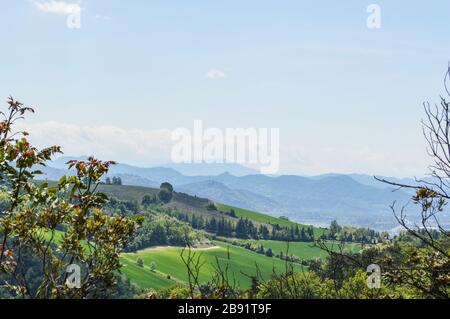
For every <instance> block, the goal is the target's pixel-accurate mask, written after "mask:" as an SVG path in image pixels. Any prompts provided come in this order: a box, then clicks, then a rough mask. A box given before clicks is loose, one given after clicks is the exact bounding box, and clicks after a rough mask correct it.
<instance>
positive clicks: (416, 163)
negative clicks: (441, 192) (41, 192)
mask: <svg viewBox="0 0 450 319" xmlns="http://www.w3.org/2000/svg"><path fill="white" fill-rule="evenodd" d="M55 3H56V4H57V5H56V4H55ZM370 4H371V2H369V1H356V0H352V1H347V2H345V3H337V2H336V1H316V2H314V3H310V2H306V1H292V0H290V1H283V2H282V3H278V2H277V3H274V2H270V1H247V2H245V3H243V2H242V1H228V2H226V3H218V2H206V1H204V2H199V3H194V4H193V3H189V4H188V3H186V2H184V1H173V2H171V3H167V2H160V1H154V2H149V1H133V2H132V3H129V4H128V5H127V6H125V5H123V2H122V1H118V0H114V1H105V0H99V1H89V0H85V1H81V2H75V1H73V2H72V1H57V2H55V1H44V0H23V1H14V3H9V4H8V6H5V10H2V11H1V12H0V26H1V29H0V39H2V43H5V44H7V49H5V50H2V51H1V52H0V58H1V60H2V61H7V63H4V64H3V65H2V75H3V76H2V77H1V78H0V97H2V98H3V99H6V98H7V96H9V95H12V96H13V97H15V98H17V99H19V100H20V101H22V102H24V103H25V104H27V105H28V104H29V105H32V106H34V107H35V108H36V111H37V113H36V114H35V115H33V116H30V117H29V118H28V119H27V121H26V122H22V123H21V124H20V125H21V127H23V128H26V129H27V130H28V131H29V132H30V133H31V141H32V142H34V143H36V144H37V145H38V146H46V145H50V144H58V145H61V146H63V149H64V151H65V152H66V153H67V154H86V153H88V154H94V155H96V156H97V157H99V158H107V159H114V160H117V161H118V162H124V163H129V164H132V165H138V166H155V165H158V164H161V163H167V162H170V150H171V147H172V144H173V142H172V141H171V135H170V134H171V131H172V130H174V129H176V128H179V127H182V128H188V129H192V126H193V123H194V121H195V120H202V121H203V122H204V124H205V126H207V127H211V128H218V129H225V128H251V127H255V128H279V129H280V170H279V174H295V175H320V174H326V173H346V174H348V173H358V174H368V175H386V176H396V177H411V176H423V175H424V174H426V173H427V165H428V163H429V159H428V156H427V154H426V150H425V143H424V141H423V136H422V132H421V128H420V120H421V119H422V118H423V116H424V115H423V112H422V111H423V110H422V106H421V103H422V102H424V101H426V100H429V101H430V102H438V101H439V94H441V93H442V92H443V91H444V87H443V78H444V74H445V71H446V67H447V64H448V61H449V60H450V44H449V43H448V42H446V41H444V40H445V38H446V37H445V20H446V13H447V12H449V9H450V3H448V2H446V1H436V2H435V5H434V6H433V7H430V6H427V4H426V3H421V2H419V1H414V4H415V5H414V6H412V5H411V1H396V2H395V3H392V1H377V4H378V5H379V7H380V8H381V14H380V16H381V25H380V26H381V27H380V28H379V29H370V28H368V26H367V23H366V22H367V19H368V17H369V15H370V14H369V13H368V12H367V8H368V6H369V5H370ZM73 10H75V11H76V10H79V12H80V18H81V20H80V25H79V28H75V29H71V28H69V27H68V26H67V25H66V20H67V18H68V16H70V13H71V12H73ZM423 16H433V17H434V18H433V19H429V20H427V22H426V23H424V22H423V19H422V17H423Z"/></svg>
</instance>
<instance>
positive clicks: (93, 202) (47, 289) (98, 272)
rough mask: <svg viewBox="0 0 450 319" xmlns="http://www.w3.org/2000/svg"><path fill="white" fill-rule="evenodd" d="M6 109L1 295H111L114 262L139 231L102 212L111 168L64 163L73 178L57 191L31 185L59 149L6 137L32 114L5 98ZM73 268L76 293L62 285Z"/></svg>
mask: <svg viewBox="0 0 450 319" xmlns="http://www.w3.org/2000/svg"><path fill="white" fill-rule="evenodd" d="M8 105H9V106H8V111H7V112H6V113H4V112H0V116H2V117H3V119H2V120H1V121H0V180H1V182H2V184H3V185H6V187H7V194H8V197H9V200H8V207H7V209H5V210H4V211H2V212H0V275H2V278H5V277H6V280H7V282H8V284H7V285H4V282H0V290H2V289H3V288H5V289H8V290H9V291H10V292H11V294H13V296H16V297H22V298H93V297H96V296H98V295H99V294H102V293H104V292H105V291H108V290H111V289H112V288H113V287H114V285H115V281H116V277H115V272H116V271H117V270H118V269H119V268H120V261H119V254H120V252H121V251H122V250H123V248H124V246H125V245H126V243H127V242H128V239H129V238H130V236H131V235H132V234H133V232H134V231H135V230H136V228H137V226H138V220H133V219H131V218H126V217H122V216H109V215H107V214H105V213H104V212H103V211H102V206H103V205H104V204H105V203H106V201H107V197H106V195H104V194H103V193H100V192H98V185H99V184H100V181H101V178H102V177H103V175H105V174H106V173H107V172H108V170H109V167H110V166H111V165H114V164H115V163H114V162H112V161H108V162H102V161H99V160H97V159H94V158H93V157H89V158H88V159H87V161H75V160H74V161H69V162H68V167H69V169H71V168H75V169H76V175H75V176H71V177H66V176H63V177H62V178H61V179H60V180H59V181H58V183H57V185H56V186H51V185H49V184H48V183H45V182H43V183H35V182H34V181H33V179H34V178H35V177H37V176H38V175H39V174H40V173H41V172H40V171H39V170H37V169H36V167H39V166H45V165H46V162H47V161H49V160H50V159H51V157H52V156H53V155H54V154H57V153H61V150H60V147H58V146H52V147H49V148H44V149H42V150H38V149H37V148H35V147H33V146H32V145H31V144H30V143H29V142H28V140H27V135H28V133H26V132H15V131H14V130H13V129H14V124H15V123H16V121H17V120H19V119H21V118H23V117H24V115H25V114H27V113H32V112H34V110H33V109H31V108H29V107H24V106H23V104H22V103H20V102H18V101H16V100H14V99H13V98H11V97H10V98H9V100H8ZM60 229H64V233H63V234H62V235H58V233H59V232H61V231H60ZM30 265H33V266H34V267H31V268H30ZM69 266H70V267H69ZM75 266H78V267H79V268H80V270H81V274H80V275H82V276H81V278H80V283H79V284H80V285H79V289H72V288H71V287H70V285H67V284H66V282H67V280H68V279H69V272H68V270H69V269H74V267H75ZM75 268H76V267H75ZM31 284H32V285H31Z"/></svg>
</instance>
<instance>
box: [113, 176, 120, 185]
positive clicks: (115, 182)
mask: <svg viewBox="0 0 450 319" xmlns="http://www.w3.org/2000/svg"><path fill="white" fill-rule="evenodd" d="M112 184H113V185H122V178H120V177H113V178H112Z"/></svg>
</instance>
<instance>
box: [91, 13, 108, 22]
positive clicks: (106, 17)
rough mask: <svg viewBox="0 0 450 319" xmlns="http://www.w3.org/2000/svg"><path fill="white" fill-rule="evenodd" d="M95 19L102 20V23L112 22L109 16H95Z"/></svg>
mask: <svg viewBox="0 0 450 319" xmlns="http://www.w3.org/2000/svg"><path fill="white" fill-rule="evenodd" d="M95 19H96V20H103V21H109V20H112V18H111V17H110V16H105V15H101V14H96V15H95Z"/></svg>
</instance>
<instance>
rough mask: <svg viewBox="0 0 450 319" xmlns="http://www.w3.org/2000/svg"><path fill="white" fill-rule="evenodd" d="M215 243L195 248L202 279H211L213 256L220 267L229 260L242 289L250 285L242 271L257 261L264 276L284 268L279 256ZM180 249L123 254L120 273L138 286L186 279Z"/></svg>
mask: <svg viewBox="0 0 450 319" xmlns="http://www.w3.org/2000/svg"><path fill="white" fill-rule="evenodd" d="M214 245H217V246H218V247H217V248H214V249H208V250H198V251H196V253H197V254H202V260H204V261H205V264H204V266H203V268H202V269H201V272H200V281H201V282H208V281H211V274H212V273H213V272H214V266H213V265H215V264H216V258H217V260H218V261H219V264H220V265H221V267H224V266H225V265H226V264H227V263H229V274H230V277H231V278H232V277H233V274H234V277H235V279H236V283H237V284H238V285H239V286H240V287H241V288H244V289H245V288H249V287H250V279H249V278H248V277H246V276H245V275H244V274H247V275H255V273H256V264H257V265H258V267H259V268H260V270H261V274H262V276H263V278H264V279H268V278H270V275H271V274H272V269H273V268H274V267H275V270H276V272H277V273H282V272H284V270H285V267H286V265H285V262H283V261H282V260H280V259H277V258H270V257H266V256H264V255H260V254H257V253H255V252H252V251H249V250H246V249H244V248H241V247H236V246H232V245H230V244H226V243H222V242H214ZM227 247H228V248H229V254H230V261H228V259H227ZM181 251H182V248H176V247H168V248H160V249H148V250H145V251H140V252H138V253H126V254H122V257H121V262H122V264H123V267H122V273H123V274H124V275H125V276H126V277H127V278H129V279H130V281H131V282H132V283H134V284H135V285H137V286H139V287H141V288H153V289H156V290H158V289H161V288H168V287H170V286H173V285H176V284H177V283H180V282H187V280H188V277H187V271H186V267H185V266H184V264H183V262H182V260H181V257H180V253H181ZM138 257H140V258H142V259H143V260H144V267H140V266H138V265H137V264H136V260H137V258H138ZM152 262H154V263H156V265H157V267H156V270H157V271H156V272H152V271H151V270H150V268H149V267H150V264H151V263H152ZM295 268H296V269H295V270H296V271H301V270H302V267H301V266H295ZM304 270H306V268H304ZM167 275H170V277H171V279H167ZM231 278H230V279H231Z"/></svg>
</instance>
